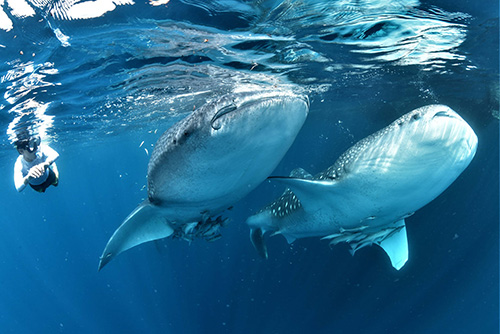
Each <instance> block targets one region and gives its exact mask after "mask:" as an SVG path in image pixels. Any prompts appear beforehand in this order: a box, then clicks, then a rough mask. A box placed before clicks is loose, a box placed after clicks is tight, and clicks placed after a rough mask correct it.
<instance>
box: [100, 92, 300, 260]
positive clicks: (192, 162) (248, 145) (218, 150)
mask: <svg viewBox="0 0 500 334" xmlns="http://www.w3.org/2000/svg"><path fill="white" fill-rule="evenodd" d="M308 111H309V101H308V98H307V96H305V95H302V94H300V93H294V92H292V91H291V90H287V89H280V88H278V87H273V88H271V89H251V90H249V91H242V92H238V93H232V94H227V95H224V96H222V97H220V98H218V99H216V100H214V101H212V102H209V103H206V104H205V105H204V106H202V107H201V108H200V109H197V110H195V111H194V112H193V113H191V114H190V115H189V116H187V117H186V118H184V119H182V120H180V121H179V122H178V123H176V124H174V125H173V126H172V127H171V128H169V129H168V130H167V131H166V132H165V133H164V134H163V135H162V136H161V137H160V138H159V139H158V141H157V143H156V144H155V147H154V150H153V152H152V154H151V158H150V161H149V164H148V173H147V186H148V198H147V199H146V200H145V201H144V202H143V203H141V204H140V205H139V206H138V207H137V208H136V209H135V210H134V211H132V213H131V214H130V215H129V216H128V217H127V218H126V219H125V220H124V222H123V223H122V224H121V226H119V227H118V229H117V230H116V231H115V232H114V234H113V235H112V236H111V238H110V239H109V241H108V243H107V245H106V247H105V249H104V251H103V254H102V256H101V258H100V262H99V269H101V268H102V267H103V266H105V265H106V264H107V263H108V262H109V261H110V260H111V259H113V258H114V257H115V256H116V255H118V254H119V253H121V252H123V251H125V250H127V249H129V248H132V247H134V246H137V245H139V244H142V243H144V242H148V241H152V240H157V239H162V238H166V237H169V236H171V237H178V238H183V239H186V240H192V239H193V238H196V237H200V238H205V239H207V240H214V239H217V238H218V237H219V236H220V233H219V228H220V227H221V226H223V225H224V224H225V222H226V220H225V219H223V218H222V217H221V216H219V214H221V213H222V212H223V211H224V210H226V209H228V208H230V207H231V206H232V205H233V204H234V203H235V202H237V201H238V200H240V199H241V198H243V197H244V196H245V195H247V194H248V193H249V192H250V191H251V190H253V189H254V188H255V187H257V185H259V184H260V183H261V182H262V181H264V180H265V179H266V178H267V177H268V176H269V175H270V174H271V173H272V171H273V170H274V169H275V167H276V166H277V164H278V163H279V162H280V160H281V159H282V158H283V156H284V155H285V153H286V152H287V150H288V149H289V147H290V146H291V144H292V143H293V141H294V139H295V137H296V135H297V134H298V132H299V130H300V129H301V127H302V125H303V123H304V121H305V119H306V117H307V114H308Z"/></svg>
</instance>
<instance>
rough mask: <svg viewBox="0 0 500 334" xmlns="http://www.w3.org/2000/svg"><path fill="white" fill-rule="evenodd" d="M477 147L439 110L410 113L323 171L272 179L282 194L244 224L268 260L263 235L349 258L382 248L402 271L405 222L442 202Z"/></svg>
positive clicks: (454, 117)
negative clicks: (309, 243)
mask: <svg viewBox="0 0 500 334" xmlns="http://www.w3.org/2000/svg"><path fill="white" fill-rule="evenodd" d="M477 143H478V139H477V136H476V134H475V133H474V131H473V130H472V128H471V127H470V126H469V124H467V123H466V122H465V121H464V120H463V119H462V118H461V117H460V116H459V115H458V114H457V113H456V112H455V111H453V110H452V109H451V108H449V107H447V106H444V105H428V106H424V107H421V108H418V109H415V110H413V111H411V112H409V113H407V114H405V115H403V116H401V117H400V118H399V119H397V120H396V121H394V122H393V123H391V124H390V125H388V126H387V127H385V128H383V129H382V130H379V131H378V132H376V133H374V134H372V135H370V136H368V137H366V138H364V139H362V140H361V141H359V142H357V143H356V144H355V145H354V146H352V147H351V148H349V149H348V150H347V151H346V152H344V153H343V154H342V155H341V156H340V157H339V158H338V159H337V161H336V162H335V163H334V164H333V165H332V166H331V167H329V168H327V169H326V170H324V171H322V172H320V173H319V174H317V175H315V176H312V175H311V174H309V173H308V172H306V171H305V170H304V169H301V168H297V169H295V170H293V171H292V172H291V174H290V176H288V177H270V179H271V180H272V181H277V182H280V183H281V184H283V185H284V186H286V187H287V188H286V190H285V192H284V193H283V195H282V196H281V197H279V198H278V199H277V200H275V201H274V202H272V203H271V204H269V205H268V206H266V207H265V208H264V209H262V210H261V211H260V212H258V213H257V214H255V215H253V216H251V217H249V218H248V219H247V221H246V223H247V224H248V226H249V227H250V239H251V241H252V243H253V245H254V247H255V248H256V250H257V252H258V253H259V255H261V256H262V257H264V258H267V257H268V254H267V247H266V244H265V241H264V234H265V233H266V232H270V233H272V235H278V234H281V235H283V236H284V237H285V238H286V239H287V241H288V242H289V243H292V242H293V241H294V240H295V239H297V238H304V237H322V239H326V240H329V242H330V245H331V246H333V245H336V244H338V243H340V242H347V243H348V244H349V245H350V247H351V253H352V254H353V255H354V253H355V252H356V251H357V250H358V249H360V248H363V247H365V246H368V245H373V244H375V245H378V246H380V247H381V248H382V249H383V250H384V251H385V252H386V253H387V255H388V256H389V259H390V261H391V264H392V266H393V267H394V268H395V269H397V270H399V269H401V268H402V267H403V266H404V264H405V263H406V262H407V260H408V241H407V235H406V225H405V219H406V218H408V217H410V216H412V215H413V214H414V212H415V211H417V210H418V209H420V208H421V207H423V206H424V205H426V204H427V203H429V202H430V201H432V200H433V199H434V198H436V197H437V196H438V195H440V194H441V193H442V192H443V191H444V190H445V189H446V188H447V187H448V186H449V185H450V184H451V183H452V182H454V181H455V179H457V177H458V176H459V175H460V174H461V173H462V172H463V171H464V170H465V168H466V167H467V166H468V165H469V163H470V162H471V160H472V159H473V157H474V155H475V152H476V148H477Z"/></svg>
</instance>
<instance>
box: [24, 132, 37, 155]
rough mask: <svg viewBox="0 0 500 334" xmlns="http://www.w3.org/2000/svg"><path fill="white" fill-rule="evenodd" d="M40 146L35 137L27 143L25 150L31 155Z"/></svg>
mask: <svg viewBox="0 0 500 334" xmlns="http://www.w3.org/2000/svg"><path fill="white" fill-rule="evenodd" d="M39 146H40V137H38V136H36V137H31V138H30V140H29V142H28V146H27V147H26V149H27V150H28V151H29V152H30V153H33V152H35V151H36V150H38V147H39Z"/></svg>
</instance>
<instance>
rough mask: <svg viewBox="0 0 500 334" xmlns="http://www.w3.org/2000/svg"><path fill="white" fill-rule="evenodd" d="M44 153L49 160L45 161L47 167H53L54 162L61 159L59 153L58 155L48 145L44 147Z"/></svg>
mask: <svg viewBox="0 0 500 334" xmlns="http://www.w3.org/2000/svg"><path fill="white" fill-rule="evenodd" d="M43 153H45V155H46V156H47V159H45V164H46V165H47V167H48V166H50V165H52V163H54V161H56V160H57V158H59V153H57V152H56V150H54V149H53V148H52V147H50V146H48V145H44V146H43Z"/></svg>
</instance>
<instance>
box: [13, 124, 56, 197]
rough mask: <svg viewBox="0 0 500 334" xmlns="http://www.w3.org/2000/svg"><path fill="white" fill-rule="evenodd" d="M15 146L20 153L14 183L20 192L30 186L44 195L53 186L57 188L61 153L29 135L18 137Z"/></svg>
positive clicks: (36, 137)
mask: <svg viewBox="0 0 500 334" xmlns="http://www.w3.org/2000/svg"><path fill="white" fill-rule="evenodd" d="M14 146H15V147H16V149H17V152H19V157H18V158H17V160H16V163H15V165H14V183H15V186H16V189H17V191H18V192H20V191H22V190H24V188H25V187H26V185H28V184H29V185H30V186H31V188H33V189H34V190H36V191H38V192H42V193H43V192H45V189H47V188H48V187H50V186H51V185H52V186H54V187H57V185H58V183H59V171H58V170H57V165H56V163H55V161H56V159H57V158H59V153H57V152H56V151H55V150H54V149H53V148H51V147H50V146H48V145H46V144H41V141H40V137H38V136H30V135H29V134H27V135H26V134H25V135H23V136H18V137H17V140H16V141H15V142H14Z"/></svg>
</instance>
